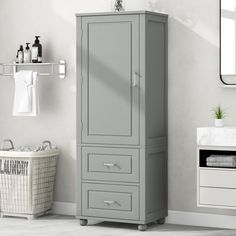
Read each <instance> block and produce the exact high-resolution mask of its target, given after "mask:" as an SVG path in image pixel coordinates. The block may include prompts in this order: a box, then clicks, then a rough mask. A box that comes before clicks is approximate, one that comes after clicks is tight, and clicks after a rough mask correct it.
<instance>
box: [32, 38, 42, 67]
mask: <svg viewBox="0 0 236 236" xmlns="http://www.w3.org/2000/svg"><path fill="white" fill-rule="evenodd" d="M39 38H40V36H35V41H34V44H33V46H32V62H33V63H42V45H41V44H40V42H39Z"/></svg>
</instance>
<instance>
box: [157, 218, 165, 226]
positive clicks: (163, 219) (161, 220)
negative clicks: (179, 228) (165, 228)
mask: <svg viewBox="0 0 236 236" xmlns="http://www.w3.org/2000/svg"><path fill="white" fill-rule="evenodd" d="M165 222H166V219H165V217H164V218H161V219H158V220H157V224H159V225H163V224H165Z"/></svg>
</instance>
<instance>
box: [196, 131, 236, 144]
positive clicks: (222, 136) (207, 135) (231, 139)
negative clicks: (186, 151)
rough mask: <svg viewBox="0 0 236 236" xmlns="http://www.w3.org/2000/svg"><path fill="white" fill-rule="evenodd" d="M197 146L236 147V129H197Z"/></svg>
mask: <svg viewBox="0 0 236 236" xmlns="http://www.w3.org/2000/svg"><path fill="white" fill-rule="evenodd" d="M197 144H198V145H206V146H231V147H232V146H235V147H236V127H229V126H228V127H227V126H226V127H221V128H216V127H201V128H197Z"/></svg>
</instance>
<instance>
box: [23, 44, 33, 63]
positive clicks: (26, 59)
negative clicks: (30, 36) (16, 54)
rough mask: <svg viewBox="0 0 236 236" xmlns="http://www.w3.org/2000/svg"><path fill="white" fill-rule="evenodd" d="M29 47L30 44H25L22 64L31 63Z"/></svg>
mask: <svg viewBox="0 0 236 236" xmlns="http://www.w3.org/2000/svg"><path fill="white" fill-rule="evenodd" d="M29 45H30V43H26V48H25V51H24V63H30V62H31V51H30V48H29Z"/></svg>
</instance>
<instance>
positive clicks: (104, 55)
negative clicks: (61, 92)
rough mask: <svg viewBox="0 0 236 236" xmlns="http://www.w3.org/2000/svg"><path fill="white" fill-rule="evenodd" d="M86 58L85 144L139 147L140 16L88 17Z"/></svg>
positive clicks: (84, 37) (84, 30) (84, 28)
mask: <svg viewBox="0 0 236 236" xmlns="http://www.w3.org/2000/svg"><path fill="white" fill-rule="evenodd" d="M81 56H82V58H81V61H82V70H81V71H82V72H81V73H82V74H81V77H82V85H81V86H82V87H81V91H82V95H81V96H82V104H81V105H82V143H98V144H99V143H103V144H136V145H138V144H139V77H138V76H137V75H138V74H139V17H138V16H136V15H125V16H118V15H116V16H96V17H83V18H82V45H81ZM134 83H135V84H134Z"/></svg>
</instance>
